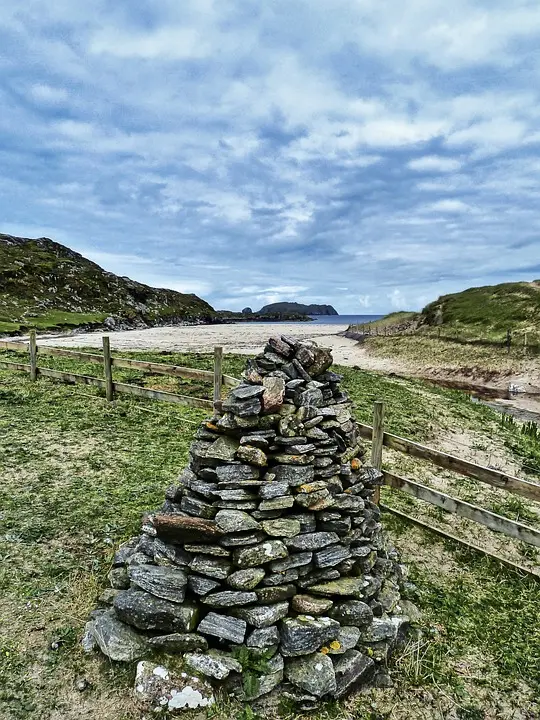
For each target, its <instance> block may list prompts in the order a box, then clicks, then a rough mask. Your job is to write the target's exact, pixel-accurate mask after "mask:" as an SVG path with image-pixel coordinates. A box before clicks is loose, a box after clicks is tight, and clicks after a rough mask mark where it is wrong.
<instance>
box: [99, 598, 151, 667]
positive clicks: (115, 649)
mask: <svg viewBox="0 0 540 720" xmlns="http://www.w3.org/2000/svg"><path fill="white" fill-rule="evenodd" d="M88 626H89V627H88V630H89V632H90V635H91V637H92V638H93V640H94V641H95V642H96V643H97V645H98V646H99V649H100V650H101V652H102V653H103V654H104V655H107V657H109V658H111V660H115V661H116V662H133V660H137V659H138V658H140V657H142V656H143V655H145V653H146V652H147V651H148V646H147V645H146V642H145V640H144V638H142V637H141V636H140V635H139V634H138V633H136V632H135V631H134V630H133V629H132V628H131V627H130V626H129V625H125V624H124V623H123V622H121V621H120V620H119V619H118V618H117V617H116V614H115V612H114V610H106V611H105V612H103V613H100V614H99V615H98V616H97V617H96V618H95V619H94V620H92V621H91V622H90V623H88Z"/></svg>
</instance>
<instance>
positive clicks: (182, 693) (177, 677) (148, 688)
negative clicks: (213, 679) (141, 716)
mask: <svg viewBox="0 0 540 720" xmlns="http://www.w3.org/2000/svg"><path fill="white" fill-rule="evenodd" d="M135 697H136V698H137V700H138V701H139V702H140V703H141V705H143V707H144V708H145V709H148V710H150V711H151V712H155V713H162V712H163V710H164V709H166V710H168V712H169V713H171V714H176V713H178V712H181V711H184V710H186V709H191V710H194V709H196V708H205V707H209V706H210V705H213V704H214V702H215V698H214V691H213V689H212V686H211V685H209V683H208V682H206V681H205V680H203V679H201V678H196V677H190V676H189V675H187V674H186V673H181V674H178V673H172V672H170V671H169V670H168V669H167V668H166V667H164V666H163V665H154V664H153V663H150V662H146V661H143V662H140V663H139V664H138V665H137V674H136V676H135Z"/></svg>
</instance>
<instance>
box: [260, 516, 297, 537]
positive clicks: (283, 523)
mask: <svg viewBox="0 0 540 720" xmlns="http://www.w3.org/2000/svg"><path fill="white" fill-rule="evenodd" d="M261 526H262V529H263V530H264V532H265V533H266V534H267V535H270V536H271V537H282V538H283V537H294V536H295V535H298V534H299V533H300V523H299V522H298V520H289V519H288V518H278V519H276V520H264V521H263V522H262V523H261Z"/></svg>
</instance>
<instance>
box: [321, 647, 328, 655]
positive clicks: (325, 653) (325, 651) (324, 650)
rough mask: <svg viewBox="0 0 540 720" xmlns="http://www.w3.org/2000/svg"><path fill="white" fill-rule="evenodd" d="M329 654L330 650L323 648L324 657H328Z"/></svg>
mask: <svg viewBox="0 0 540 720" xmlns="http://www.w3.org/2000/svg"><path fill="white" fill-rule="evenodd" d="M329 652H330V648H327V647H323V648H321V653H322V654H323V655H328V653H329Z"/></svg>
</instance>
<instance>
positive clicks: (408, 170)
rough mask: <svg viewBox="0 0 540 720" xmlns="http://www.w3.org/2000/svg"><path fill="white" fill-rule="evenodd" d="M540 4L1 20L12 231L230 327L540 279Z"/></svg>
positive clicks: (22, 10)
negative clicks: (282, 303)
mask: <svg viewBox="0 0 540 720" xmlns="http://www.w3.org/2000/svg"><path fill="white" fill-rule="evenodd" d="M539 47H540V6H539V5H538V0H531V1H530V2H529V1H528V0H512V1H511V2H510V0H452V2H448V0H407V1H406V2H404V1H403V0H266V2H260V1H259V0H114V2H113V1H112V0H111V1H110V2H107V1H106V0H84V1H83V0H54V1H53V2H51V1H50V0H47V1H46V2H44V1H43V0H20V2H11V3H8V2H4V3H2V4H1V6H0V101H1V108H2V110H1V112H0V159H1V172H0V210H1V224H0V231H3V232H8V233H13V234H18V235H24V236H29V237H39V236H43V235H46V236H49V237H52V238H53V239H55V240H57V241H59V242H61V243H64V244H66V245H69V246H70V247H72V248H74V249H76V250H78V251H79V252H82V253H84V254H85V255H86V256H88V257H90V258H91V259H93V260H95V261H96V262H98V263H99V264H100V265H102V266H103V267H105V268H106V269H108V270H112V271H113V272H116V273H118V274H121V275H129V276H131V277H133V278H135V279H137V280H141V281H143V282H147V283H150V284H154V285H159V286H166V287H171V288H175V289H178V290H183V291H187V292H196V293H197V294H199V295H202V296H203V297H204V298H205V299H207V300H208V301H209V302H211V303H212V304H213V305H214V307H216V308H229V309H241V308H242V307H244V306H246V305H251V306H252V307H253V308H254V309H258V307H260V306H261V305H262V304H264V303H266V302H274V301H277V300H289V299H296V300H299V301H305V302H330V303H332V304H334V305H335V306H336V308H337V309H338V311H339V312H341V313H378V312H386V311H389V310H392V309H396V308H410V309H415V308H419V307H421V306H422V305H423V304H425V303H426V302H428V301H429V300H431V299H433V298H435V297H436V296H438V295H440V294H442V293H446V292H453V291H456V290H460V289H463V288H465V287H469V286H471V285H479V284H492V283H498V282H503V281H507V280H518V279H534V278H538V277H540V241H539V236H540V202H539V201H540V157H539V150H540V102H539V93H540V83H539V79H540V72H539V70H540V53H539V50H538V48H539Z"/></svg>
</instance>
